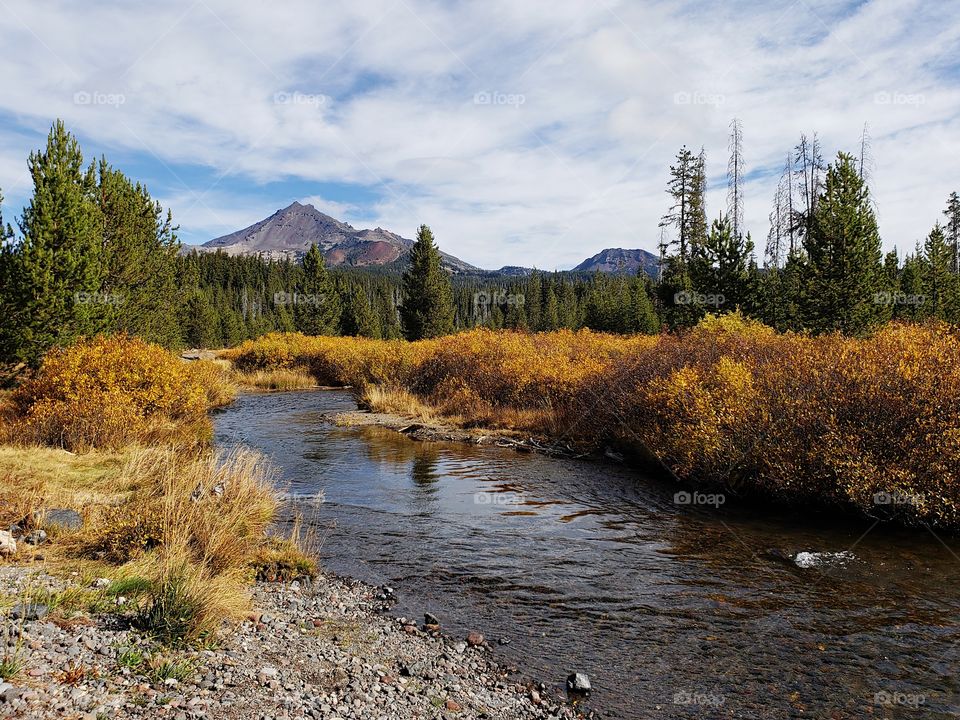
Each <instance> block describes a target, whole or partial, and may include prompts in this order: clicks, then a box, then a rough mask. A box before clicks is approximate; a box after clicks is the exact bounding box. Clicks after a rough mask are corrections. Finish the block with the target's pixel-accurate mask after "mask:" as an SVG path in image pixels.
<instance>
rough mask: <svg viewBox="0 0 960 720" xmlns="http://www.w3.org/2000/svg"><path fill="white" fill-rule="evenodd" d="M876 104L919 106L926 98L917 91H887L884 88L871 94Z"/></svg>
mask: <svg viewBox="0 0 960 720" xmlns="http://www.w3.org/2000/svg"><path fill="white" fill-rule="evenodd" d="M873 102H874V103H876V104H877V105H908V106H913V107H920V106H921V105H923V104H924V103H926V102H927V98H926V96H924V95H921V94H919V93H902V92H889V91H887V90H884V91H882V92H878V93H877V94H875V95H874V96H873Z"/></svg>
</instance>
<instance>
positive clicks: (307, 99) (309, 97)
mask: <svg viewBox="0 0 960 720" xmlns="http://www.w3.org/2000/svg"><path fill="white" fill-rule="evenodd" d="M273 104H274V105H306V106H309V107H320V106H321V105H326V104H327V96H326V95H324V94H322V93H303V92H300V91H299V90H292V91H291V90H281V91H279V92H275V93H274V94H273Z"/></svg>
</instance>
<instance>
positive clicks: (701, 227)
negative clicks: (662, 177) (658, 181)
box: [660, 146, 707, 263]
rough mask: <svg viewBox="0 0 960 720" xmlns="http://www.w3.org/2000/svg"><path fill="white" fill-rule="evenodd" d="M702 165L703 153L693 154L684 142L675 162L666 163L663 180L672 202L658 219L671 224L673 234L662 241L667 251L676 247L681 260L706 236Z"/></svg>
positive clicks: (703, 167)
mask: <svg viewBox="0 0 960 720" xmlns="http://www.w3.org/2000/svg"><path fill="white" fill-rule="evenodd" d="M705 189H706V168H705V160H704V154H703V152H702V151H701V153H700V155H699V156H694V154H693V153H692V152H690V151H689V150H688V149H687V147H686V146H684V147H682V148H681V149H680V151H679V152H678V153H677V161H676V164H675V165H671V166H670V180H669V181H668V182H667V194H668V195H670V197H671V198H672V200H673V204H672V205H671V206H670V209H669V210H668V211H667V214H666V215H664V216H663V218H662V219H661V220H660V227H661V228H673V229H674V230H675V231H676V238H675V239H674V240H673V241H672V242H669V243H666V242H664V243H663V245H664V247H665V248H666V249H667V251H665V252H664V254H667V255H668V254H669V252H668V251H669V248H670V247H676V254H677V255H678V256H679V257H680V259H681V260H682V261H683V263H686V262H687V261H688V260H689V259H690V255H691V253H692V251H693V249H694V248H695V247H696V246H697V245H698V244H699V243H700V242H701V241H702V240H703V238H704V237H705V236H706V226H707V221H706V204H705V199H704V192H705Z"/></svg>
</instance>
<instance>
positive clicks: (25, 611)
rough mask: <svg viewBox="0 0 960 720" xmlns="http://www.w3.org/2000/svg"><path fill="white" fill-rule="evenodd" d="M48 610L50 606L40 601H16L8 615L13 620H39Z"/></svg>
mask: <svg viewBox="0 0 960 720" xmlns="http://www.w3.org/2000/svg"><path fill="white" fill-rule="evenodd" d="M49 611H50V608H48V607H47V606H46V605H42V604H40V603H32V602H27V603H17V604H16V605H14V606H13V609H12V610H11V611H10V617H11V618H13V619H14V620H39V619H40V618H43V617H46V615H47V613H48V612H49Z"/></svg>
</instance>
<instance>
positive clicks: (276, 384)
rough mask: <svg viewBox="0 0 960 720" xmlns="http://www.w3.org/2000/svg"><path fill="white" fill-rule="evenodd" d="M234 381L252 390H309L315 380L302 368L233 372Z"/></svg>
mask: <svg viewBox="0 0 960 720" xmlns="http://www.w3.org/2000/svg"><path fill="white" fill-rule="evenodd" d="M233 378H234V382H235V384H236V385H237V386H239V387H241V388H248V389H253V390H309V389H310V388H315V387H317V381H316V380H314V379H313V376H312V375H310V373H308V372H305V371H303V370H254V371H252V372H239V371H237V372H235V373H234V375H233Z"/></svg>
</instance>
